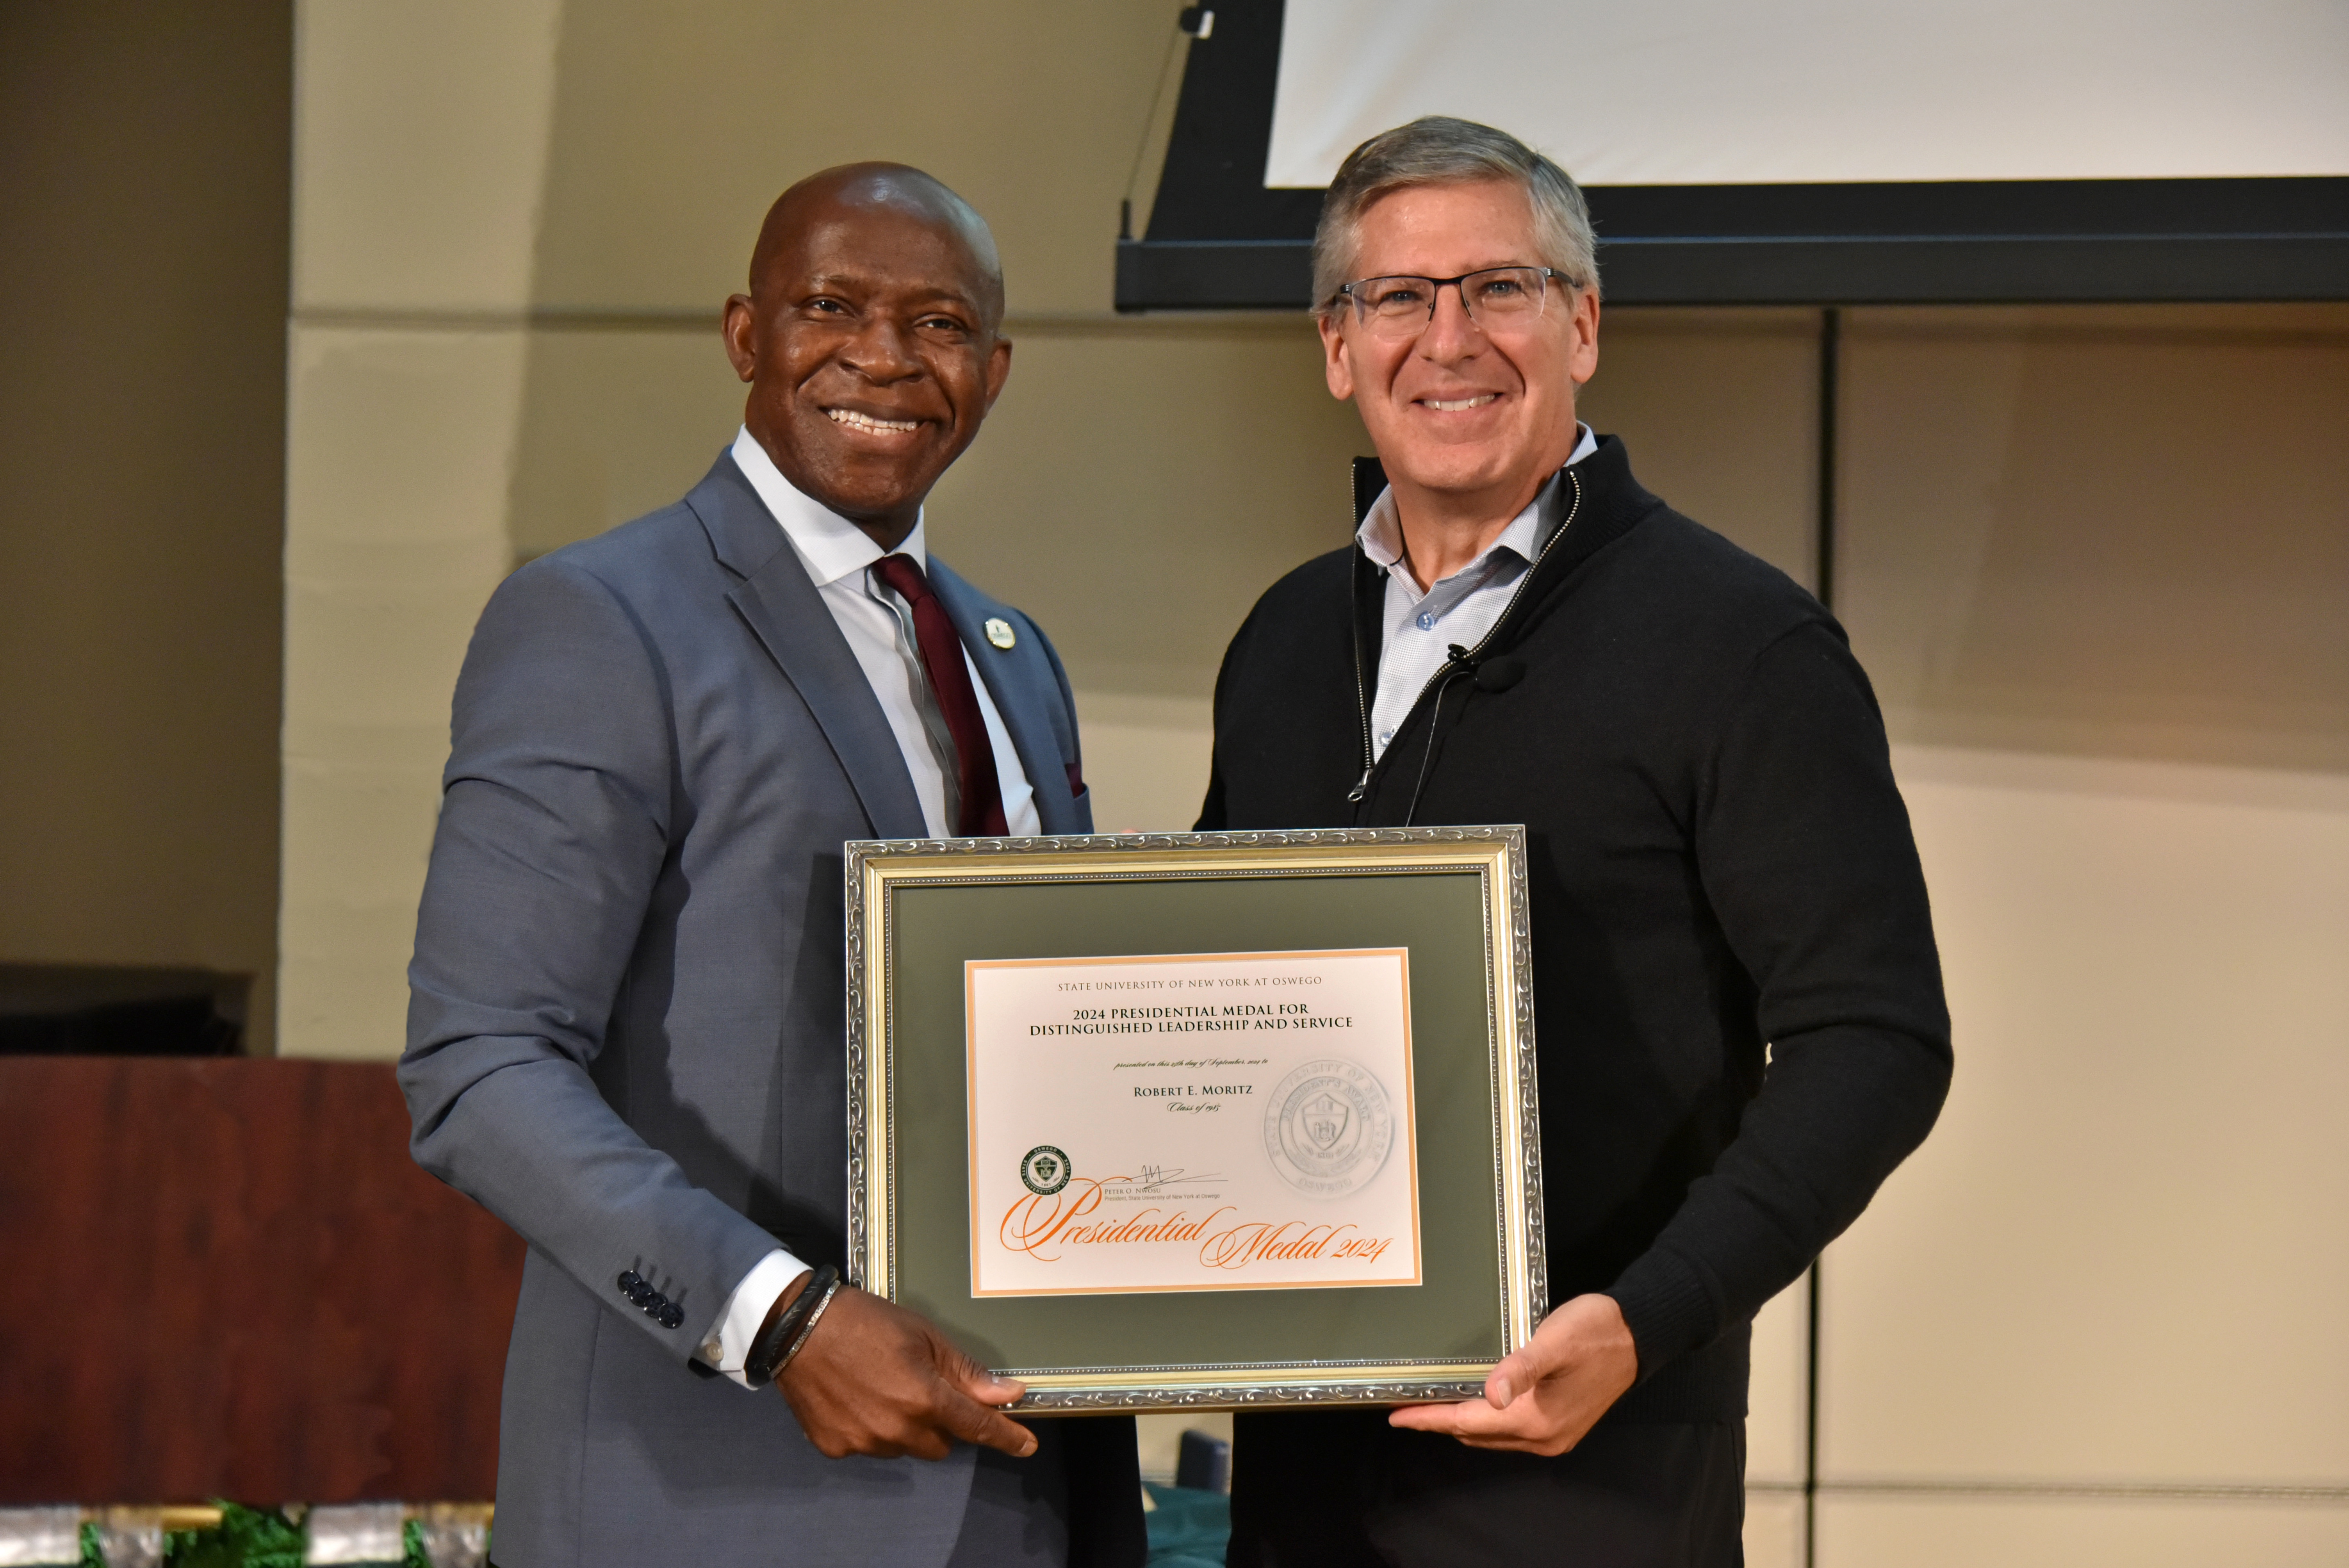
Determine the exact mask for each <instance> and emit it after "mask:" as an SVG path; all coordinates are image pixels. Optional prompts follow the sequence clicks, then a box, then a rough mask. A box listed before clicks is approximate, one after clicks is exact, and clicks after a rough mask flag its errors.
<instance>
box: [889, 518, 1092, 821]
mask: <svg viewBox="0 0 2349 1568" xmlns="http://www.w3.org/2000/svg"><path fill="white" fill-rule="evenodd" d="M929 578H930V587H931V589H932V590H933V591H934V592H935V593H936V594H937V596H938V601H939V603H943V604H944V605H945V606H946V607H947V617H948V618H949V619H951V620H952V621H953V622H954V624H955V632H956V634H957V635H959V636H960V637H961V638H962V645H963V646H964V647H966V648H968V649H969V650H970V662H971V663H972V664H974V665H977V666H978V674H979V678H980V679H981V680H984V681H985V682H986V683H987V692H988V696H991V697H993V698H994V699H995V711H996V712H997V713H998V714H999V715H1000V716H1001V717H1002V719H1003V727H1004V728H1005V729H1006V730H1008V731H1009V733H1010V736H1011V746H1012V749H1014V750H1015V751H1017V752H1019V766H1020V768H1021V769H1022V770H1023V771H1025V772H1026V773H1027V775H1028V784H1029V787H1030V789H1033V790H1034V791H1035V792H1036V820H1037V826H1038V827H1040V828H1041V829H1042V830H1044V831H1045V832H1047V833H1090V832H1092V820H1091V812H1090V810H1088V809H1086V808H1084V807H1082V806H1080V805H1079V804H1078V802H1077V801H1076V800H1075V799H1073V798H1072V797H1071V793H1070V789H1069V764H1068V758H1069V757H1071V756H1072V755H1074V754H1075V751H1076V747H1075V745H1074V736H1075V718H1074V716H1073V715H1071V716H1069V717H1068V718H1067V720H1066V723H1065V726H1063V725H1055V724H1054V723H1053V722H1052V719H1053V711H1054V709H1055V708H1057V707H1060V706H1061V683H1060V682H1059V681H1058V680H1057V679H1055V678H1054V676H1053V675H1052V672H1051V661H1050V660H1049V659H1047V658H1046V657H1045V656H1044V650H1043V647H1042V645H1040V643H1039V642H1038V641H1037V639H1036V638H1035V637H1034V636H1032V635H1030V636H1022V637H1019V638H1018V639H1017V640H1016V641H1015V642H1013V644H1012V645H1011V646H1010V647H1009V648H999V647H997V646H995V645H993V644H992V643H990V642H988V637H987V623H988V618H989V617H998V618H1000V619H1002V620H1004V621H1006V622H1008V623H1009V624H1011V625H1012V626H1014V627H1015V628H1024V627H1027V626H1028V622H1027V619H1026V617H1024V616H1021V615H1019V614H1015V613H1014V612H1013V611H1012V610H1010V609H1009V607H1008V606H1005V605H1003V604H999V603H996V602H995V601H994V600H992V599H990V598H988V596H987V595H986V594H984V593H980V592H979V591H978V589H976V588H974V587H972V586H971V585H970V584H969V583H966V582H964V581H963V579H962V577H961V576H960V575H959V574H958V573H956V572H955V571H954V569H953V568H951V567H949V566H948V565H947V563H946V562H943V561H940V560H939V559H938V558H937V556H936V554H933V555H931V557H930V566H929ZM1064 727H1065V728H1066V729H1067V731H1068V732H1069V735H1070V738H1071V744H1069V745H1068V746H1067V747H1066V748H1063V747H1062V745H1061V731H1062V729H1063V728H1064Z"/></svg>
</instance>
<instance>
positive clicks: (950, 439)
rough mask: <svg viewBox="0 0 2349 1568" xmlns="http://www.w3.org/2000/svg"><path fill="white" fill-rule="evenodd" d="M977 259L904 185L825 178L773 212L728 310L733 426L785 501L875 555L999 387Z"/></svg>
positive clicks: (974, 431) (892, 173)
mask: <svg viewBox="0 0 2349 1568" xmlns="http://www.w3.org/2000/svg"><path fill="white" fill-rule="evenodd" d="M982 246H984V247H985V248H986V250H987V251H988V253H987V254H984V255H983V254H982V251H981V247H982ZM991 251H992V246H991V244H990V243H988V242H987V240H986V239H985V231H984V230H983V229H979V228H978V227H977V219H976V218H975V217H973V216H970V215H969V214H968V209H967V208H963V207H962V206H961V204H960V202H959V201H958V199H957V198H956V197H955V196H954V195H953V194H952V193H951V192H950V191H947V190H946V188H945V187H943V186H941V185H938V184H937V183H936V181H933V180H931V179H930V178H929V177H928V176H927V175H925V174H922V173H920V172H919V171H918V170H909V169H904V168H900V167H897V166H895V165H886V164H883V165H874V164H859V165H852V166H850V167H848V168H845V169H835V170H826V171H825V172H824V173H822V174H818V175H815V176H812V178H810V179H808V180H804V181H801V182H800V183H799V184H798V185H795V186H793V187H792V189H791V190H789V191H785V192H784V193H783V195H782V198H781V200H780V201H777V202H776V203H775V206H774V210H773V211H771V212H770V213H769V214H768V216H767V222H766V227H765V228H764V229H763V230H762V231H761V233H760V237H759V248H758V253H757V254H756V255H755V256H754V258H753V260H752V263H751V275H750V289H751V292H750V294H736V295H735V296H734V297H733V298H731V299H730V300H728V301H727V302H726V325H725V335H726V352H727V357H728V358H729V359H730V360H732V361H733V364H734V369H735V372H736V374H738V375H740V377H742V379H743V380H745V381H747V382H749V383H750V398H749V400H748V401H747V402H746V403H745V405H744V407H743V413H742V420H743V423H744V425H746V426H747V427H748V428H749V429H750V434H751V436H752V437H753V438H755V439H756V440H757V441H758V442H759V444H760V445H761V446H762V447H764V448H765V449H767V455H768V456H769V457H771V458H772V459H774V460H775V467H776V468H777V469H781V471H782V475H783V477H784V478H785V479H787V480H790V481H791V482H792V485H793V486H794V487H796V488H797V489H799V490H802V491H803V492H804V493H806V494H807V495H810V496H812V497H813V498H814V499H815V500H819V501H822V502H823V504H824V505H825V506H827V507H829V508H831V509H832V510H833V511H836V512H838V513H840V514H841V515H842V516H843V517H845V518H847V519H849V520H850V521H854V522H855V523H856V524H858V525H859V526H860V527H862V528H863V529H864V531H866V532H867V533H869V534H871V535H872V536H873V537H874V540H875V541H876V542H879V543H880V544H881V545H882V546H883V547H884V548H886V549H894V548H895V546H896V545H897V544H898V543H899V542H901V541H902V540H903V539H904V538H905V535H906V534H907V533H910V532H911V531H913V527H914V523H915V521H916V519H917V518H918V517H919V515H920V513H921V506H922V500H923V498H924V497H925V496H926V495H928V494H929V492H930V487H931V486H933V485H935V484H936V483H937V481H938V476H940V475H941V474H943V473H945V472H946V471H947V468H948V467H949V466H951V465H952V464H953V462H954V460H955V459H957V458H958V457H960V456H961V455H962V453H963V449H965V448H967V447H968V446H969V445H970V443H971V438H973V437H975V436H977V435H978V428H979V424H980V422H981V421H982V420H984V419H985V418H987V411H988V408H990V407H993V406H994V403H995V399H996V396H997V394H999V393H1000V392H1001V391H1002V390H1003V383H1004V380H1005V377H1007V376H1009V373H1010V368H1011V345H1010V344H1009V342H1007V341H1005V340H1004V339H1003V338H1002V337H1001V336H999V335H998V331H997V328H998V326H999V323H1000V320H1001V317H1002V310H1003V286H1002V283H1001V281H1000V279H999V276H998V275H997V274H996V272H995V270H994V265H993V260H994V258H993V256H992V254H991Z"/></svg>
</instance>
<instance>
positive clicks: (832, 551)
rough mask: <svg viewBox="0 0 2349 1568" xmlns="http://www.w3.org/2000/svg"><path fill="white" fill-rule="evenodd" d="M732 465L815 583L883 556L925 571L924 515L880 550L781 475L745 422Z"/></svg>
mask: <svg viewBox="0 0 2349 1568" xmlns="http://www.w3.org/2000/svg"><path fill="white" fill-rule="evenodd" d="M734 466H735V467H736V468H739V469H741V470H742V477H743V478H744V479H746V480H750V488H751V489H752V490H757V491H758V492H759V499H760V500H762V501H764V502H766V503H767V511H768V512H769V513H771V515H772V516H773V518H774V520H775V521H777V522H779V523H781V525H782V529H783V537H784V538H786V539H788V540H790V541H791V542H792V549H793V550H795V551H797V552H799V557H800V561H801V563H802V564H803V565H805V566H806V567H807V573H808V576H809V577H811V578H812V579H813V580H814V582H815V585H816V586H817V587H819V588H828V587H830V586H831V585H832V584H833V583H837V582H839V581H840V580H841V579H842V578H843V577H849V576H853V575H854V574H855V573H859V572H862V571H864V569H865V568H866V567H868V566H870V565H872V564H873V563H874V562H876V561H878V560H880V559H881V558H882V557H883V556H885V555H910V556H912V557H913V558H914V560H915V561H916V562H917V563H918V564H919V565H920V566H921V568H922V570H923V571H924V572H927V571H928V570H929V569H930V553H929V546H928V544H927V543H926V541H925V540H924V538H923V523H924V522H925V521H926V518H925V517H923V516H920V515H917V516H916V518H915V520H914V531H913V532H911V533H909V534H907V535H906V536H905V541H904V542H902V543H901V544H899V545H898V546H897V548H896V549H895V550H894V551H892V550H884V549H882V548H881V547H880V546H879V545H877V544H875V543H874V542H873V536H872V535H871V534H869V533H867V532H865V531H864V530H863V529H861V528H859V527H857V526H856V525H855V524H854V523H853V522H851V521H848V519H846V518H844V517H843V516H841V515H840V514H839V513H838V512H836V511H833V510H832V509H831V508H830V507H828V506H826V505H824V504H823V502H822V501H820V500H816V499H815V498H814V497H812V496H811V495H809V494H808V493H807V492H806V491H804V490H800V489H799V488H798V487H797V486H795V485H793V484H792V481H791V480H787V479H785V478H783V471H782V469H779V468H777V467H775V459H772V458H771V457H769V456H767V449H766V448H764V447H762V446H761V445H760V444H759V442H758V440H757V438H755V437H753V436H752V435H751V434H750V427H749V426H747V425H746V426H744V427H742V428H741V430H740V432H739V433H738V434H737V435H736V436H735V438H734Z"/></svg>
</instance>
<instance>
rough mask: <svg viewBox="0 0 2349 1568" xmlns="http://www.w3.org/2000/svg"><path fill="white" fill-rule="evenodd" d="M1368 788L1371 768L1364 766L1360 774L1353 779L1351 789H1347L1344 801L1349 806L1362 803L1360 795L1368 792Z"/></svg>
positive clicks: (1369, 786)
mask: <svg viewBox="0 0 2349 1568" xmlns="http://www.w3.org/2000/svg"><path fill="white" fill-rule="evenodd" d="M1370 788H1371V770H1370V769H1367V768H1365V769H1362V776H1361V778H1360V779H1355V780H1354V787H1353V789H1350V790H1348V791H1347V793H1346V803H1347V804H1348V805H1350V806H1359V805H1361V803H1362V797H1363V796H1364V795H1366V794H1368V793H1369V792H1370Z"/></svg>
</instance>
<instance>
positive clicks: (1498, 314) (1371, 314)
mask: <svg viewBox="0 0 2349 1568" xmlns="http://www.w3.org/2000/svg"><path fill="white" fill-rule="evenodd" d="M1556 276H1557V273H1556V271H1554V270H1553V269H1551V268H1548V267H1485V268H1484V269H1483V270H1481V271H1479V272H1473V273H1461V274H1460V275H1459V276H1458V277H1456V278H1421V277H1412V276H1409V275H1399V276H1395V277H1384V278H1357V279H1355V280H1354V281H1353V282H1352V283H1350V284H1341V285H1340V287H1339V290H1338V292H1339V293H1340V294H1343V295H1344V296H1345V297H1346V298H1347V299H1349V300H1350V301H1352V302H1353V306H1354V319H1355V320H1357V321H1359V322H1361V324H1362V325H1365V326H1367V327H1369V328H1370V329H1371V334H1372V335H1375V336H1378V337H1387V338H1397V337H1416V336H1417V335H1419V334H1420V333H1422V332H1423V331H1425V330H1426V329H1427V324H1428V323H1429V322H1431V321H1433V320H1434V319H1435V302H1436V298H1437V296H1438V295H1440V294H1443V292H1444V287H1445V286H1446V285H1447V284H1449V285H1450V286H1452V287H1454V288H1457V289H1458V290H1459V291H1460V305H1461V308H1462V309H1464V310H1465V311H1466V312H1467V313H1468V319H1469V320H1471V321H1473V322H1475V324H1476V325H1478V326H1481V327H1483V328H1484V329H1485V330H1486V331H1487V332H1492V331H1503V332H1506V331H1507V330H1509V329H1510V328H1512V327H1522V326H1524V325H1526V323H1528V322H1531V321H1533V320H1535V319H1537V317H1539V316H1540V315H1541V313H1542V306H1543V305H1544V304H1546V303H1547V301H1548V299H1549V280H1550V279H1552V278H1554V277H1556Z"/></svg>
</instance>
